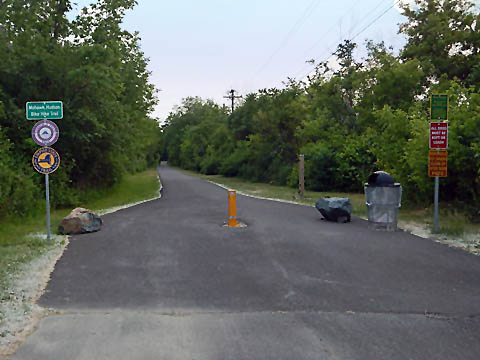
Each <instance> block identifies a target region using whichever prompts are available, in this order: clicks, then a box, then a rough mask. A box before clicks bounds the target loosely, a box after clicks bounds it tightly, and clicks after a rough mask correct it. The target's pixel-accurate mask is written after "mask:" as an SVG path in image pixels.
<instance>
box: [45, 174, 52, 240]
mask: <svg viewBox="0 0 480 360" xmlns="http://www.w3.org/2000/svg"><path fill="white" fill-rule="evenodd" d="M45 197H46V200H47V241H50V235H51V234H50V184H49V182H48V174H45Z"/></svg>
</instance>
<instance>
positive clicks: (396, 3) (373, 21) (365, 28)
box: [294, 0, 402, 80]
mask: <svg viewBox="0 0 480 360" xmlns="http://www.w3.org/2000/svg"><path fill="white" fill-rule="evenodd" d="M400 2H402V0H396V1H395V2H394V3H393V5H391V6H389V7H388V8H387V9H385V10H384V11H382V12H381V13H380V14H379V15H378V16H376V17H375V18H374V19H373V20H372V21H370V22H369V23H368V24H367V25H366V26H364V27H363V28H362V29H361V30H360V31H358V32H357V33H356V34H355V35H354V36H352V37H350V38H349V39H346V40H348V41H353V40H355V39H356V38H357V37H358V36H360V35H361V34H363V33H364V32H365V31H366V30H368V29H369V28H370V27H371V26H372V25H373V24H375V23H376V22H377V21H378V20H380V19H381V18H382V17H383V16H384V15H385V14H387V13H388V12H389V11H390V10H392V9H393V8H394V7H395V6H396V5H398V4H400ZM382 3H383V1H382ZM380 5H381V4H379V5H377V6H376V7H375V8H374V9H373V10H371V11H370V12H369V14H368V15H367V16H366V17H364V18H363V19H362V21H361V22H360V23H362V22H363V21H364V20H365V19H366V18H367V17H368V16H369V15H370V14H371V13H372V12H374V11H375V10H376V9H378V8H379V7H380ZM360 23H359V24H360ZM327 49H331V46H330V47H329V48H327ZM330 51H331V50H330ZM335 53H336V52H335V51H334V52H331V53H330V54H329V55H328V57H326V58H325V59H324V60H323V61H321V62H320V63H326V62H328V61H329V60H330V59H331V58H332V56H334V55H335ZM320 58H321V57H318V58H316V59H314V63H318V60H319V59H320ZM303 69H305V67H303V68H302V70H301V71H299V72H297V73H296V74H295V76H294V78H297V77H298V74H299V73H304V71H303ZM312 71H314V69H313V70H309V71H308V72H307V73H305V74H304V75H303V76H302V77H301V78H300V79H301V80H303V79H304V78H305V77H306V76H307V75H309V74H310V73H311V72H312Z"/></svg>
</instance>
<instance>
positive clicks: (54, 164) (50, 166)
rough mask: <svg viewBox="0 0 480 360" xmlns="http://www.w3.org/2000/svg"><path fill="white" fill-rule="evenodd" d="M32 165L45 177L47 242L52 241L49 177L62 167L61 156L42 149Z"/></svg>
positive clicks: (45, 148) (36, 154)
mask: <svg viewBox="0 0 480 360" xmlns="http://www.w3.org/2000/svg"><path fill="white" fill-rule="evenodd" d="M32 164H33V167H34V169H35V170H37V171H38V172H39V173H40V174H44V175H45V199H46V202H47V206H46V212H47V240H48V241H50V237H51V233H50V182H49V178H48V175H49V174H51V173H53V172H54V171H55V170H57V169H58V166H59V165H60V155H58V153H57V152H56V151H55V150H54V149H52V148H50V147H42V148H40V149H38V150H37V151H36V152H35V154H33V158H32Z"/></svg>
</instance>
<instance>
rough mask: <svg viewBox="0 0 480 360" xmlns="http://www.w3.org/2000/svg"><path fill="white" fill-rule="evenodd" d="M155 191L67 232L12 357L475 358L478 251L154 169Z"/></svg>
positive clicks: (479, 349) (479, 324) (479, 308)
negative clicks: (77, 232) (229, 215)
mask: <svg viewBox="0 0 480 360" xmlns="http://www.w3.org/2000/svg"><path fill="white" fill-rule="evenodd" d="M160 174H161V178H162V183H163V185H164V192H163V196H162V199H160V200H155V201H152V202H148V203H144V204H141V205H138V206H135V207H133V208H129V209H125V210H121V211H118V212H116V213H114V214H110V215H106V216H105V217H104V221H105V224H104V229H103V231H102V232H99V233H95V234H89V235H82V236H74V237H72V239H71V242H70V245H69V248H68V249H67V251H66V252H65V254H64V256H63V257H62V258H61V260H60V261H59V262H58V264H57V267H56V269H55V271H54V273H53V274H52V280H51V282H50V284H49V286H48V288H47V292H46V293H45V295H44V296H43V297H42V298H41V300H40V304H41V305H42V306H45V307H48V308H52V309H55V310H56V311H58V314H57V315H51V316H48V317H46V318H45V319H43V320H42V321H41V322H40V325H39V327H38V330H37V331H36V332H35V333H33V335H31V336H30V337H29V338H28V339H27V341H26V343H25V344H24V345H23V346H22V347H21V348H20V349H19V350H18V352H17V353H16V354H15V355H14V356H13V359H39V358H48V359H66V358H68V359H72V360H83V359H85V360H86V359H93V358H102V359H132V358H144V359H158V358H164V359H193V358H194V359H197V360H199V359H209V360H211V359H260V358H261V359H323V358H325V359H333V358H339V359H368V360H371V359H406V358H413V359H428V360H430V359H452V358H458V359H472V360H473V359H477V358H478V354H479V353H480V344H479V343H478V341H477V339H478V333H479V331H480V318H479V317H478V316H477V315H478V314H480V302H479V300H480V281H479V279H480V261H479V259H478V257H475V256H473V255H470V254H468V253H465V252H463V251H459V250H455V249H451V248H449V247H448V246H445V245H442V244H437V243H433V242H431V241H429V240H425V239H419V238H416V237H415V236H413V235H410V234H407V233H404V232H397V233H383V232H373V231H371V230H369V229H368V227H367V224H366V222H365V221H364V220H361V219H358V218H353V221H352V223H349V224H336V223H328V222H325V221H321V220H320V216H319V215H318V213H317V212H316V210H314V209H312V208H309V207H305V206H298V205H294V204H285V203H279V202H273V201H268V200H260V199H254V198H250V197H243V196H239V198H238V209H239V217H240V219H241V220H242V221H244V222H245V223H247V224H248V227H246V228H239V229H228V228H225V227H224V226H223V221H224V220H225V215H226V214H225V211H226V192H225V190H223V189H221V188H220V187H217V186H215V185H213V184H211V183H207V182H204V181H202V180H200V179H198V178H194V177H190V176H187V175H185V174H182V173H181V172H179V171H177V170H173V169H170V168H168V167H162V168H161V170H160Z"/></svg>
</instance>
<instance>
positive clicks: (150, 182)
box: [0, 169, 159, 321]
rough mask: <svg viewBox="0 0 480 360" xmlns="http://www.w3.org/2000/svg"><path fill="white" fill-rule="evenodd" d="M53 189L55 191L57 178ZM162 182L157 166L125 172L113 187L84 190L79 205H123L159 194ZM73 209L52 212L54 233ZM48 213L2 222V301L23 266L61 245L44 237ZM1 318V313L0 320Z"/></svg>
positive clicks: (106, 206) (0, 243) (0, 278)
mask: <svg viewBox="0 0 480 360" xmlns="http://www.w3.org/2000/svg"><path fill="white" fill-rule="evenodd" d="M50 191H55V184H54V181H52V182H51V189H50ZM158 191H159V181H158V178H157V170H156V169H148V170H146V171H143V172H140V173H137V174H134V175H126V176H125V177H124V178H123V180H122V181H121V182H120V183H118V184H116V185H115V186H113V187H112V188H110V189H105V190H100V191H88V192H85V193H84V194H83V195H82V197H81V198H83V199H85V200H84V201H82V202H79V204H78V207H85V208H88V209H91V210H95V211H99V210H102V209H107V208H113V207H117V206H123V205H127V204H131V203H135V202H138V201H142V200H147V199H151V198H154V197H155V196H157V195H158ZM72 209H73V207H72V208H68V209H55V210H53V211H52V213H51V224H52V234H55V233H56V232H57V229H58V225H59V224H60V222H61V221H62V219H63V218H64V217H65V216H66V215H68V214H69V213H70V211H71V210H72ZM45 234H46V224H45V214H44V213H42V214H39V215H36V216H32V217H29V218H21V219H6V220H3V221H0V301H6V300H7V299H8V298H9V294H8V293H6V291H7V289H8V285H9V282H10V280H11V278H12V276H13V275H14V274H15V273H16V272H17V271H19V269H20V268H21V266H22V265H23V264H25V263H26V262H28V261H30V260H32V259H33V258H34V257H36V256H39V255H41V254H42V253H43V252H44V251H46V250H48V249H49V248H51V247H53V246H58V244H53V243H47V242H46V240H45ZM1 320H2V318H1V314H0V321H1Z"/></svg>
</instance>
